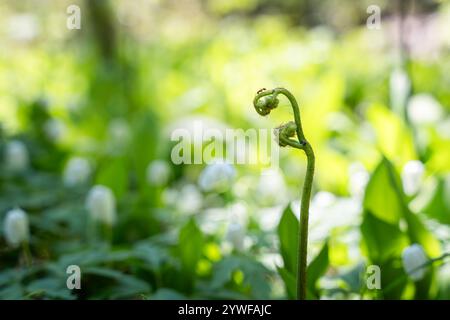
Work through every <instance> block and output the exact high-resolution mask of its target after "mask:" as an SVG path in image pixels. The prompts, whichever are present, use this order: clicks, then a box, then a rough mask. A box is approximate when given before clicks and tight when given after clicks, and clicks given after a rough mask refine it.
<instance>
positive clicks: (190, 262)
mask: <svg viewBox="0 0 450 320" xmlns="http://www.w3.org/2000/svg"><path fill="white" fill-rule="evenodd" d="M178 243H179V245H178V255H179V257H180V260H181V265H182V268H183V270H184V271H185V272H187V273H188V274H189V275H190V276H193V275H194V274H195V269H196V267H197V262H198V261H199V260H200V258H201V255H202V250H203V245H204V239H203V234H202V232H201V231H200V229H199V228H198V227H197V224H196V223H195V221H194V219H190V220H189V221H188V223H187V224H186V225H185V226H184V227H183V228H182V229H181V230H180V234H179V237H178Z"/></svg>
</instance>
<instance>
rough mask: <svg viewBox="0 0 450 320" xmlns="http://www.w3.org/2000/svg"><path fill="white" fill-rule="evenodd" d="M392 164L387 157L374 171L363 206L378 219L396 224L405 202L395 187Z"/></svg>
mask: <svg viewBox="0 0 450 320" xmlns="http://www.w3.org/2000/svg"><path fill="white" fill-rule="evenodd" d="M392 170H393V168H392V166H391V164H390V163H389V161H388V160H387V159H385V158H383V159H382V160H381V162H380V163H379V165H378V166H377V167H376V169H375V171H374V172H373V174H372V176H371V178H370V180H369V183H368V184H367V187H366V192H365V196H364V203H363V206H364V208H365V209H366V210H368V211H370V212H371V213H372V214H373V215H374V216H376V217H377V218H378V219H380V220H382V221H385V222H386V223H390V224H396V223H398V222H399V220H400V218H401V216H402V210H403V204H402V199H399V194H398V192H397V191H396V189H395V185H394V184H395V181H394V179H398V178H395V177H394V178H393V176H394V175H393V174H392Z"/></svg>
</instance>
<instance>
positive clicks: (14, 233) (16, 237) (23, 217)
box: [3, 208, 30, 247]
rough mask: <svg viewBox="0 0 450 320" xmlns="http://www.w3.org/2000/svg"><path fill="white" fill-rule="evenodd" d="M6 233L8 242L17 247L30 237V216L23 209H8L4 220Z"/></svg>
mask: <svg viewBox="0 0 450 320" xmlns="http://www.w3.org/2000/svg"><path fill="white" fill-rule="evenodd" d="M3 226H4V233H5V239H6V242H7V243H8V244H9V245H10V246H12V247H17V246H18V245H20V244H21V243H23V242H28V239H29V236H30V235H29V224H28V216H27V214H26V213H25V211H23V210H22V209H19V208H17V209H13V210H10V211H8V213H7V214H6V217H5V221H4V225H3Z"/></svg>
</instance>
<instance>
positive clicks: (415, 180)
mask: <svg viewBox="0 0 450 320" xmlns="http://www.w3.org/2000/svg"><path fill="white" fill-rule="evenodd" d="M424 172H425V166H424V165H423V163H422V162H420V161H419V160H411V161H408V162H407V163H406V164H405V165H404V167H403V170H402V183H403V190H404V191H405V193H406V194H407V195H408V196H412V195H414V194H416V193H417V192H418V191H419V189H420V186H421V184H422V180H423V174H424Z"/></svg>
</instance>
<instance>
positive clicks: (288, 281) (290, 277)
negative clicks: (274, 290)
mask: <svg viewBox="0 0 450 320" xmlns="http://www.w3.org/2000/svg"><path fill="white" fill-rule="evenodd" d="M277 271H278V274H279V275H280V277H281V279H283V282H284V285H285V286H286V292H287V295H288V298H289V299H295V298H296V296H297V282H296V277H295V275H294V274H292V273H290V272H289V271H287V269H286V268H277Z"/></svg>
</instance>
